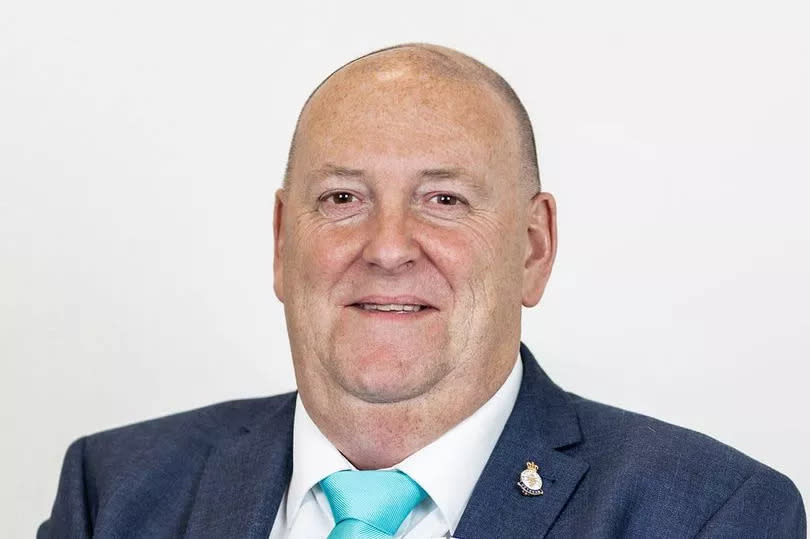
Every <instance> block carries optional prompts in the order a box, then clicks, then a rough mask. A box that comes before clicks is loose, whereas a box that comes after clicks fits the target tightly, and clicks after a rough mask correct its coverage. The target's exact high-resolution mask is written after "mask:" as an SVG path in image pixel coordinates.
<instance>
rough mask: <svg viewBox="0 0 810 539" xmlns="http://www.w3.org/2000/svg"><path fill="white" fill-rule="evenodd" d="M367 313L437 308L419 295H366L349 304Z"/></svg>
mask: <svg viewBox="0 0 810 539" xmlns="http://www.w3.org/2000/svg"><path fill="white" fill-rule="evenodd" d="M348 306H349V307H354V308H356V309H359V310H362V311H363V312H367V313H370V314H371V313H380V314H383V313H391V314H414V313H418V312H423V311H426V310H429V309H431V310H437V309H436V307H434V306H433V305H431V304H429V303H428V302H427V301H425V300H424V299H423V298H420V297H418V296H412V295H408V296H404V295H403V296H365V297H361V298H357V301H355V302H353V303H351V304H349V305H348Z"/></svg>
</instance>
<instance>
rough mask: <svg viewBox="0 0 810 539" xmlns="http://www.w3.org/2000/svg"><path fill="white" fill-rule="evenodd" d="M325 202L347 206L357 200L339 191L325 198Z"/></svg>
mask: <svg viewBox="0 0 810 539" xmlns="http://www.w3.org/2000/svg"><path fill="white" fill-rule="evenodd" d="M326 200H327V201H329V202H331V203H332V204H349V203H350V202H354V201H356V200H357V197H356V196H354V195H353V194H351V193H347V192H345V191H341V192H339V193H331V194H329V195H327V196H326Z"/></svg>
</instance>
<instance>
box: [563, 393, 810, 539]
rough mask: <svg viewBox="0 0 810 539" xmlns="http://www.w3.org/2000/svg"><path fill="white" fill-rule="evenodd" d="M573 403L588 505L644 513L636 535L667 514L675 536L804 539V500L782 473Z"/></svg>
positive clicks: (608, 409)
mask: <svg viewBox="0 0 810 539" xmlns="http://www.w3.org/2000/svg"><path fill="white" fill-rule="evenodd" d="M569 397H570V399H571V403H572V404H573V405H574V407H575V409H576V410H577V416H578V418H579V422H580V429H581V432H582V442H581V443H580V444H577V445H576V446H573V447H571V448H570V449H568V450H566V452H567V453H568V454H570V455H572V456H576V457H578V458H581V459H583V460H585V461H586V462H588V464H589V466H590V469H589V471H588V473H587V474H586V477H585V480H584V481H583V484H582V485H581V486H582V487H583V488H584V489H585V490H586V491H588V492H589V494H591V495H593V496H592V497H590V500H591V501H594V500H597V499H602V500H604V501H605V503H606V504H610V503H612V504H614V505H615V504H616V502H617V501H618V500H622V501H623V502H624V503H625V504H630V505H633V506H634V507H637V508H643V510H641V511H636V513H635V515H636V516H635V517H634V518H635V521H634V523H633V525H635V526H638V529H639V530H647V529H651V526H653V525H660V524H661V522H660V521H661V518H662V517H663V516H664V513H666V515H668V517H671V518H670V520H671V522H673V523H677V528H676V531H677V530H680V531H681V532H686V531H689V532H690V533H692V534H694V533H695V532H696V531H701V533H704V534H710V536H711V537H715V536H723V537H725V536H729V537H733V536H739V534H740V533H743V532H746V530H747V531H750V530H751V529H754V528H757V529H760V530H766V529H770V530H772V531H773V530H775V533H776V534H777V535H778V536H784V537H798V536H801V535H802V534H803V531H801V530H803V529H804V526H805V515H804V508H803V505H802V500H801V495H800V494H799V491H798V490H797V488H796V486H795V485H794V484H793V482H792V481H791V480H790V479H788V478H787V477H786V476H784V475H782V474H781V473H779V472H777V471H775V470H773V469H771V468H770V467H768V466H766V465H765V464H762V463H760V462H758V461H756V460H754V459H753V458H751V457H749V456H747V455H745V454H744V453H742V452H740V451H738V450H736V449H734V448H732V447H730V446H728V445H726V444H724V443H722V442H719V441H717V440H715V439H713V438H711V437H709V436H706V435H704V434H701V433H698V432H695V431H693V430H689V429H686V428H683V427H678V426H675V425H672V424H669V423H666V422H664V421H660V420H657V419H653V418H651V417H647V416H644V415H641V414H637V413H633V412H629V411H626V410H621V409H619V408H615V407H612V406H607V405H604V404H601V403H597V402H594V401H590V400H587V399H583V398H581V397H579V396H576V395H569ZM600 494H601V495H600ZM607 494H609V495H607ZM604 510H605V511H606V512H607V513H609V512H610V508H609V507H607V506H606V507H605V508H604ZM665 520H666V519H665ZM784 526H788V527H789V528H784ZM790 526H792V528H790ZM779 533H783V535H779Z"/></svg>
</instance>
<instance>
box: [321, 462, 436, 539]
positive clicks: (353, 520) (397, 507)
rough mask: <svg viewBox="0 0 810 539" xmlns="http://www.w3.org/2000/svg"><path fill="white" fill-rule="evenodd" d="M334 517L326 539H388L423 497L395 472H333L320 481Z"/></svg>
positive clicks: (406, 478) (402, 474) (423, 494)
mask: <svg viewBox="0 0 810 539" xmlns="http://www.w3.org/2000/svg"><path fill="white" fill-rule="evenodd" d="M321 488H322V489H323V492H324V494H326V499H327V500H329V505H330V507H332V515H334V517H335V527H334V528H332V531H331V533H330V534H329V537H328V538H327V539H349V538H363V539H390V538H391V537H393V536H394V535H395V534H396V533H397V530H398V529H399V527H400V525H401V524H402V521H403V520H405V517H407V516H408V514H409V513H410V512H411V511H412V510H413V508H414V507H416V505H417V504H418V503H419V502H421V501H422V500H424V499H425V497H426V496H427V493H426V492H425V491H424V490H422V487H420V486H419V484H418V483H417V482H416V481H414V480H413V479H411V478H410V477H408V476H407V475H406V474H404V473H402V472H400V471H398V470H362V471H349V470H344V471H342V472H335V473H333V474H332V475H330V476H328V477H326V478H325V479H324V480H322V481H321Z"/></svg>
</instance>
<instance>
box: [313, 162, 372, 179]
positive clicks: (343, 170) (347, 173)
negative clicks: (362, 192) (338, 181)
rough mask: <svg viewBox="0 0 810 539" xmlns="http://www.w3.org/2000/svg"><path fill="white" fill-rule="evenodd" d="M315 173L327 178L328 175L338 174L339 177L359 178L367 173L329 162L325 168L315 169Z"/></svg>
mask: <svg viewBox="0 0 810 539" xmlns="http://www.w3.org/2000/svg"><path fill="white" fill-rule="evenodd" d="M313 175H314V176H317V177H320V178H325V177H327V176H337V177H339V178H359V177H362V176H365V175H366V173H365V171H363V170H360V169H356V168H349V167H341V166H338V165H332V164H330V163H327V164H326V165H324V166H323V168H320V169H318V170H315V171H314V172H313Z"/></svg>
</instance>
